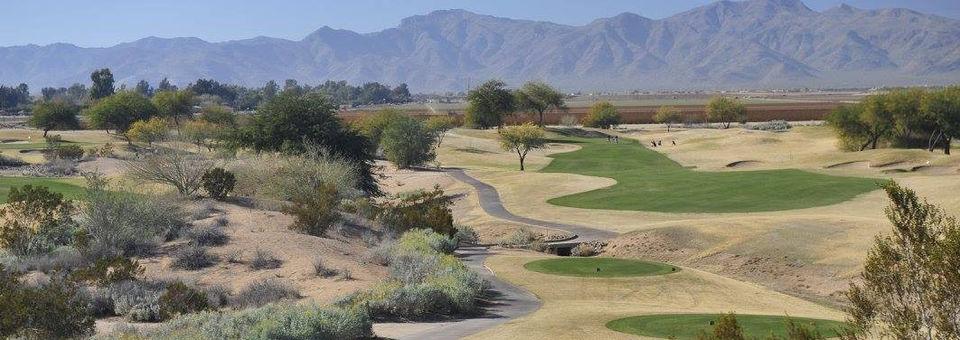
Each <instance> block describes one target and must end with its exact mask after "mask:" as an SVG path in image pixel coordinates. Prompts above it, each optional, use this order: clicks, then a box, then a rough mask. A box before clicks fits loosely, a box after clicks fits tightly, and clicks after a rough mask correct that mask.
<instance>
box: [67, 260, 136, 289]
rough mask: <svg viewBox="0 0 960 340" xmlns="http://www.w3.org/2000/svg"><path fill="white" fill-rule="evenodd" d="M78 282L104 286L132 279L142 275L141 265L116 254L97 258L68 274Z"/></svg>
mask: <svg viewBox="0 0 960 340" xmlns="http://www.w3.org/2000/svg"><path fill="white" fill-rule="evenodd" d="M70 275H71V278H73V279H74V280H76V281H78V282H90V283H93V284H95V285H98V286H106V285H110V284H113V283H117V282H121V281H133V280H136V279H137V277H138V276H140V275H143V267H142V266H140V263H138V262H137V261H135V260H131V259H129V258H126V257H122V256H116V257H112V258H100V259H97V260H96V261H95V262H94V263H93V264H92V265H90V266H88V267H86V268H81V269H78V270H76V271H74V272H73V273H71V274H70Z"/></svg>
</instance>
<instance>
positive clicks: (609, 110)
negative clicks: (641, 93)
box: [581, 102, 620, 129]
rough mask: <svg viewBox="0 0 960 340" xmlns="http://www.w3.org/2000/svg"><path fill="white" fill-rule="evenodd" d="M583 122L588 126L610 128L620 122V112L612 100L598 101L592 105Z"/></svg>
mask: <svg viewBox="0 0 960 340" xmlns="http://www.w3.org/2000/svg"><path fill="white" fill-rule="evenodd" d="M581 123H582V124H583V126H586V127H592V128H601V129H609V128H610V127H612V126H615V125H618V124H620V113H619V112H617V108H616V107H615V106H613V104H610V102H597V103H595V104H593V106H591V107H590V111H589V112H588V113H587V115H586V116H585V117H583V121H582V122H581Z"/></svg>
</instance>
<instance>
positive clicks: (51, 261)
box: [0, 246, 87, 273]
mask: <svg viewBox="0 0 960 340" xmlns="http://www.w3.org/2000/svg"><path fill="white" fill-rule="evenodd" d="M9 259H10V260H9V261H2V260H0V263H5V265H6V266H7V267H8V268H10V269H11V270H14V271H17V272H29V271H39V272H43V273H49V272H52V271H70V270H72V269H74V268H79V267H83V266H85V265H87V260H86V259H85V258H84V257H83V255H82V254H80V251H78V250H77V249H76V248H74V247H71V246H62V247H58V248H57V249H54V250H53V251H52V252H50V253H49V254H42V255H30V256H12V255H11V256H10V257H9Z"/></svg>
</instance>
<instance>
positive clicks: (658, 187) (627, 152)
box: [541, 137, 878, 213]
mask: <svg viewBox="0 0 960 340" xmlns="http://www.w3.org/2000/svg"><path fill="white" fill-rule="evenodd" d="M558 142H561V143H564V142H566V143H576V144H577V145H580V146H581V147H582V148H581V149H580V150H577V151H573V152H568V153H561V154H555V155H552V156H550V157H552V158H554V160H553V161H552V162H551V163H550V164H549V165H548V166H547V167H545V168H544V169H543V170H541V172H549V173H561V172H562V173H573V174H582V175H588V176H598V177H609V178H613V179H615V180H616V181H617V184H615V185H613V186H610V187H606V188H601V189H597V190H592V191H587V192H583V193H579V194H573V195H568V196H563V197H557V198H554V199H551V200H549V201H548V202H549V203H551V204H556V205H561V206H568V207H576V208H587V209H611V210H639V211H660V212H686V213H725V212H758V211H777V210H789V209H800V208H810V207H817V206H824V205H831V204H836V203H840V202H843V201H846V200H849V199H851V198H853V197H855V196H857V195H860V194H863V193H866V192H869V191H872V190H875V189H877V188H878V187H877V182H878V180H876V179H869V178H857V177H839V176H830V175H822V174H816V173H812V172H807V171H801V170H794V169H789V170H761V171H730V172H707V171H695V170H691V169H686V168H684V167H682V166H680V164H677V163H676V162H674V161H673V160H671V159H670V158H667V157H666V156H664V155H662V154H660V153H658V152H655V151H653V150H650V149H647V148H645V147H643V146H641V145H640V144H639V143H638V142H637V141H634V140H628V139H621V142H620V143H619V144H613V143H609V142H607V141H606V139H605V138H576V137H564V138H563V139H561V140H558Z"/></svg>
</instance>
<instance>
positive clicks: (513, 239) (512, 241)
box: [498, 228, 536, 247]
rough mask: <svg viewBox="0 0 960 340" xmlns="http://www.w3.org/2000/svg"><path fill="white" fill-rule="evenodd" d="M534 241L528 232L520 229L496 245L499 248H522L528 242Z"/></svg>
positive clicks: (533, 237) (533, 236)
mask: <svg viewBox="0 0 960 340" xmlns="http://www.w3.org/2000/svg"><path fill="white" fill-rule="evenodd" d="M535 239H536V237H535V235H534V234H533V233H531V232H530V231H529V230H527V229H523V228H520V229H517V230H515V231H514V232H513V234H510V236H507V237H506V238H504V239H502V240H500V242H498V244H499V245H500V246H501V247H522V246H525V245H528V244H530V242H533V240H535Z"/></svg>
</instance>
